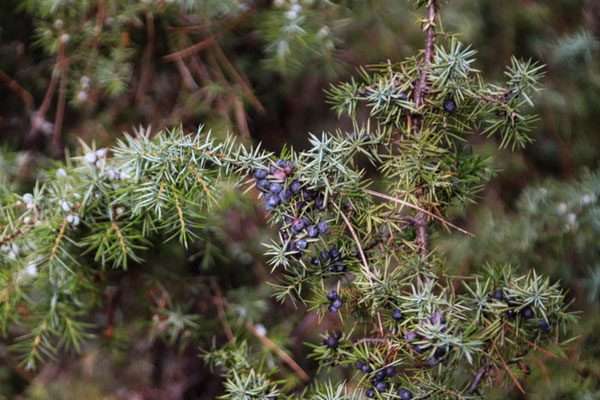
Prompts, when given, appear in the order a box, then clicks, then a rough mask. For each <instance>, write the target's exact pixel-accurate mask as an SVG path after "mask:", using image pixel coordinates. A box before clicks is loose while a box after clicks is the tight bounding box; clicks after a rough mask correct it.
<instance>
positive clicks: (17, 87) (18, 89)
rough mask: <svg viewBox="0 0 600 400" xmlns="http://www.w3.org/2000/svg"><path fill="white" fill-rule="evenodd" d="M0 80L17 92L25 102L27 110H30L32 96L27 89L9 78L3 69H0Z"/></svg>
mask: <svg viewBox="0 0 600 400" xmlns="http://www.w3.org/2000/svg"><path fill="white" fill-rule="evenodd" d="M0 81H2V82H4V84H5V85H6V86H8V88H9V89H10V90H12V91H13V92H15V93H16V94H17V96H19V97H20V98H21V100H23V102H24V103H25V106H26V107H27V110H28V111H30V110H31V108H32V107H33V96H32V95H31V93H29V92H28V91H27V90H25V89H24V88H23V87H22V86H21V85H19V84H18V83H17V82H15V81H14V80H13V79H11V77H10V76H8V75H6V74H5V73H4V71H2V70H0Z"/></svg>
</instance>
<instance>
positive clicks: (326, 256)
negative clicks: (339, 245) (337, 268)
mask: <svg viewBox="0 0 600 400" xmlns="http://www.w3.org/2000/svg"><path fill="white" fill-rule="evenodd" d="M321 258H322V259H323V260H325V261H327V260H329V259H330V258H331V253H329V252H328V251H327V250H323V251H322V252H321Z"/></svg>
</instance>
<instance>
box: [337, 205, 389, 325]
mask: <svg viewBox="0 0 600 400" xmlns="http://www.w3.org/2000/svg"><path fill="white" fill-rule="evenodd" d="M329 201H330V202H331V204H333V206H334V207H335V208H336V209H337V210H338V211H339V213H340V215H341V216H342V218H343V219H344V222H345V223H346V226H347V227H348V230H350V233H351V234H352V237H353V238H354V241H355V242H356V246H357V247H358V252H359V253H360V257H361V259H362V262H363V267H364V269H365V274H366V275H367V278H368V279H369V284H370V285H371V287H373V286H374V285H373V280H372V279H371V271H370V270H369V263H368V262H367V258H366V257H365V252H364V251H363V249H362V246H361V245H360V240H359V239H358V236H357V235H356V232H355V231H354V228H353V227H352V224H351V223H350V220H348V217H346V214H344V212H343V211H342V209H341V208H340V207H339V206H338V205H337V204H336V203H335V202H334V201H333V200H331V199H330V200H329ZM377 320H378V322H379V331H380V333H381V334H382V335H383V334H384V331H383V324H382V322H381V314H380V313H379V311H377Z"/></svg>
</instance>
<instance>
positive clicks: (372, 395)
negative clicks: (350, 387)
mask: <svg viewBox="0 0 600 400" xmlns="http://www.w3.org/2000/svg"><path fill="white" fill-rule="evenodd" d="M365 395H366V396H367V397H368V398H370V399H374V398H375V389H369V390H367V391H366V393H365Z"/></svg>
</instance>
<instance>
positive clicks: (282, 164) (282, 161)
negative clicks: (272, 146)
mask: <svg viewBox="0 0 600 400" xmlns="http://www.w3.org/2000/svg"><path fill="white" fill-rule="evenodd" d="M275 165H277V166H278V167H279V168H283V167H285V166H286V165H287V163H286V162H285V161H284V160H282V159H281V158H278V159H277V160H275Z"/></svg>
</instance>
